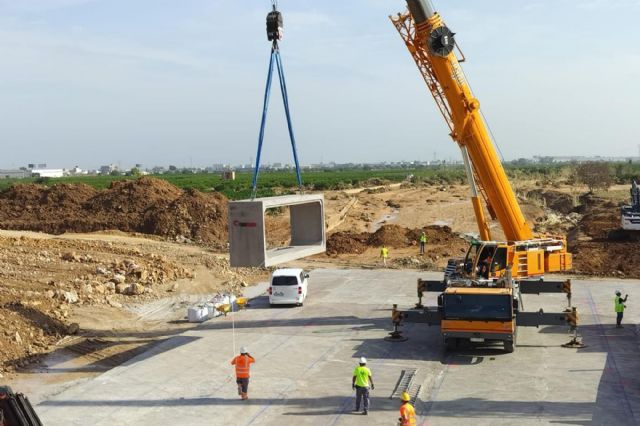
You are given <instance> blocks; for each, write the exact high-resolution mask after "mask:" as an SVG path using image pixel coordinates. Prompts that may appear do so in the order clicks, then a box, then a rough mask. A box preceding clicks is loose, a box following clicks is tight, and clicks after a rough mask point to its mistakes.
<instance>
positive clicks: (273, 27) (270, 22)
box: [267, 8, 284, 41]
mask: <svg viewBox="0 0 640 426" xmlns="http://www.w3.org/2000/svg"><path fill="white" fill-rule="evenodd" d="M282 25H283V24H282V13H280V12H278V11H277V10H275V8H274V9H273V10H272V11H271V12H269V13H268V14H267V39H268V40H269V41H277V40H282V37H283V36H284V33H283V31H284V30H283V26H282Z"/></svg>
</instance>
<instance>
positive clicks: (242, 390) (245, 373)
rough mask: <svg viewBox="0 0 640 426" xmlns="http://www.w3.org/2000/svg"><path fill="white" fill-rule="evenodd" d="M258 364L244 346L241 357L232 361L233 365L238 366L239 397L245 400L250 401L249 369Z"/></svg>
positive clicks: (241, 349)
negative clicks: (255, 363)
mask: <svg viewBox="0 0 640 426" xmlns="http://www.w3.org/2000/svg"><path fill="white" fill-rule="evenodd" d="M254 362H256V360H255V359H253V357H252V356H251V355H249V351H248V350H247V348H245V347H244V346H243V347H241V348H240V355H238V356H237V357H235V358H234V359H232V360H231V365H235V366H236V383H237V384H238V395H240V397H241V398H242V399H244V400H246V399H249V396H248V395H247V392H248V390H249V368H250V366H251V364H253V363H254Z"/></svg>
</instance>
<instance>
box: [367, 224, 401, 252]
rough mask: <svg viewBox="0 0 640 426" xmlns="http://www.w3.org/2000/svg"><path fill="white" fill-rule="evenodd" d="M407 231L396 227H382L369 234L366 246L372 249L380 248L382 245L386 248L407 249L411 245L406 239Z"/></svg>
mask: <svg viewBox="0 0 640 426" xmlns="http://www.w3.org/2000/svg"><path fill="white" fill-rule="evenodd" d="M407 231H408V229H406V228H402V227H400V226H398V225H384V226H381V227H380V229H378V230H377V231H376V232H374V233H373V234H371V236H370V237H369V239H368V245H370V246H372V247H381V246H382V245H383V244H384V245H385V246H388V247H395V248H400V247H407V246H409V245H411V241H409V240H408V239H407Z"/></svg>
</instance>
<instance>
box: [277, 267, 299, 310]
mask: <svg viewBox="0 0 640 426" xmlns="http://www.w3.org/2000/svg"><path fill="white" fill-rule="evenodd" d="M308 287H309V274H307V273H306V272H305V271H304V270H302V269H300V268H291V269H276V270H275V271H273V274H271V285H270V286H269V304H270V305H298V306H302V304H303V303H304V299H306V298H307V289H308Z"/></svg>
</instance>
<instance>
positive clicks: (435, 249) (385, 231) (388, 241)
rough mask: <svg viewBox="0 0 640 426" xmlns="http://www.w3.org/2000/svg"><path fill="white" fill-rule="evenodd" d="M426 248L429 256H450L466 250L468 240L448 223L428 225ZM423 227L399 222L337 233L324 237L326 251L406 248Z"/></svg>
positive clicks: (336, 253)
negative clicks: (370, 231) (367, 229)
mask: <svg viewBox="0 0 640 426" xmlns="http://www.w3.org/2000/svg"><path fill="white" fill-rule="evenodd" d="M424 231H425V233H426V234H427V240H428V242H427V251H428V252H429V254H430V255H432V256H444V257H447V256H451V255H453V254H458V253H460V252H463V251H464V250H465V249H466V246H467V243H466V242H465V241H464V240H463V239H462V238H460V237H459V236H458V235H457V234H455V233H454V232H452V231H451V228H449V227H448V226H437V225H431V226H427V227H425V228H424ZM421 232H422V229H408V228H403V227H401V226H398V225H384V226H382V227H381V228H380V229H378V230H377V231H376V232H374V233H367V232H361V233H355V232H336V233H335V234H332V235H331V236H329V238H328V239H327V254H328V255H338V254H358V253H362V252H364V251H365V250H366V249H367V248H370V247H381V246H382V245H383V244H384V245H386V246H387V247H393V248H406V247H412V246H416V245H417V244H418V241H419V240H420V234H421Z"/></svg>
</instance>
